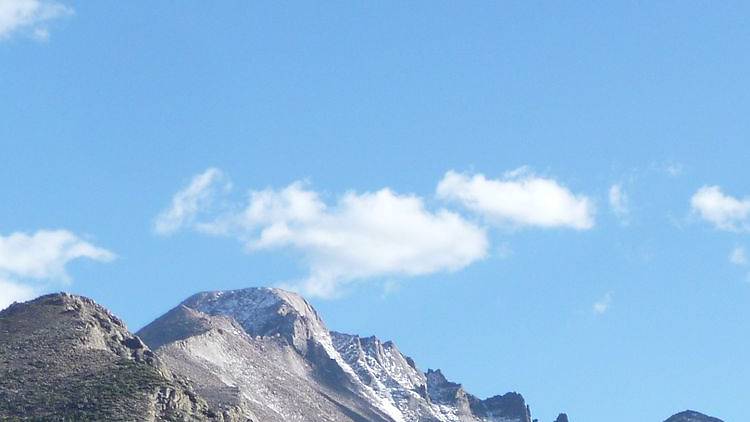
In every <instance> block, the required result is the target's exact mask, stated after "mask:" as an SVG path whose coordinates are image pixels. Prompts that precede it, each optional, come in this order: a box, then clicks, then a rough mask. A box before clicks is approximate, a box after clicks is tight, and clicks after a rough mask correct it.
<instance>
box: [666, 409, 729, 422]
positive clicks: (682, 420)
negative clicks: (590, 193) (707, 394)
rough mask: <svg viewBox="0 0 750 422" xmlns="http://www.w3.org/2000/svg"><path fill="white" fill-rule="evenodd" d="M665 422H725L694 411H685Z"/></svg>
mask: <svg viewBox="0 0 750 422" xmlns="http://www.w3.org/2000/svg"><path fill="white" fill-rule="evenodd" d="M664 422H723V421H722V420H721V419H718V418H714V417H711V416H708V415H704V414H703V413H700V412H696V411H694V410H685V411H684V412H680V413H678V414H676V415H673V416H671V417H670V418H669V419H667V420H666V421H664Z"/></svg>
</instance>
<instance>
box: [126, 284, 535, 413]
mask: <svg viewBox="0 0 750 422" xmlns="http://www.w3.org/2000/svg"><path fill="white" fill-rule="evenodd" d="M217 318H229V319H230V320H231V321H233V322H234V323H235V324H236V326H239V327H241V328H242V330H238V329H237V328H230V327H231V326H232V325H231V323H230V322H229V321H225V322H223V324H224V325H225V326H226V328H225V329H224V330H223V331H222V333H221V334H219V332H218V331H216V332H215V334H214V335H213V336H211V335H208V334H207V333H210V332H211V328H210V327H214V326H216V327H218V326H219V325H220V323H219V322H218V321H217V320H216V319H217ZM186 327H193V329H194V332H193V333H192V335H191V334H190V333H189V329H187V328H186ZM177 333H179V335H177ZM138 334H139V335H140V336H141V337H142V338H143V339H144V341H145V342H146V343H147V344H149V345H151V346H152V347H154V348H155V350H156V353H157V354H158V355H159V356H161V357H162V358H163V359H164V360H165V361H166V362H170V363H171V366H172V367H173V368H175V369H174V370H175V371H176V372H177V373H181V374H183V375H185V376H186V377H189V378H191V379H195V380H198V381H196V388H197V390H198V391H199V392H203V395H204V396H206V397H209V398H210V399H209V401H211V400H213V401H211V403H212V405H214V406H218V407H222V406H227V405H230V404H232V405H239V406H240V407H241V408H243V409H246V414H247V415H248V417H252V416H253V415H255V416H256V417H259V416H260V415H261V414H263V415H264V416H265V417H267V418H277V419H279V420H285V419H288V418H292V417H293V415H296V416H294V417H295V418H297V419H298V420H310V421H314V420H325V419H327V420H352V419H355V420H357V419H359V418H361V420H368V421H389V422H390V421H393V422H408V421H435V422H452V421H503V422H531V415H530V412H529V410H528V407H527V406H526V403H525V401H524V399H523V397H522V396H521V395H520V394H516V393H509V394H508V395H505V396H496V397H492V398H490V399H487V400H480V399H478V398H476V397H474V396H472V395H471V394H468V393H466V392H465V391H464V390H463V387H461V386H460V385H459V384H454V383H451V382H449V381H447V380H446V379H445V377H444V376H443V375H442V373H441V372H440V371H439V370H438V371H428V372H427V373H424V372H422V371H420V370H419V369H418V367H417V366H416V364H415V362H414V361H413V360H412V359H411V358H409V357H408V356H405V355H404V354H402V353H401V352H400V351H399V350H398V348H397V347H396V345H395V344H394V343H393V342H390V341H386V342H383V341H381V340H380V339H378V338H377V337H374V336H373V337H359V336H356V335H350V334H343V333H337V332H331V331H329V330H328V329H327V328H326V326H325V323H324V322H323V321H322V319H321V318H320V316H319V315H318V313H317V312H316V311H315V309H314V308H313V307H312V306H311V305H310V304H309V303H308V302H307V301H306V300H305V299H304V298H302V297H301V296H299V295H298V294H296V293H292V292H288V291H285V290H281V289H271V288H248V289H241V290H232V291H218V292H204V293H198V294H196V295H194V296H192V297H190V298H188V299H187V300H185V301H184V302H182V303H181V304H180V305H179V306H178V307H177V308H175V309H173V310H172V311H170V312H168V313H167V314H165V315H164V316H162V317H161V318H159V319H157V320H156V321H155V322H154V323H152V324H150V325H148V326H146V327H144V328H143V329H142V330H141V331H140V332H139V333H138ZM207 347H210V348H211V350H212V351H213V352H214V353H212V354H211V355H210V356H207V354H206V350H205V349H206V348H207ZM186 362H190V364H186ZM237 362H243V363H247V364H251V363H255V364H256V366H258V367H259V369H258V370H257V371H256V372H253V373H246V374H243V376H242V377H237V376H236V374H235V373H236V367H237ZM259 362H262V363H263V364H262V365H258V363H259ZM199 367H200V368H204V370H202V371H201V373H200V374H199V373H196V368H199ZM260 367H262V369H260ZM270 368H273V369H270ZM279 372H283V373H285V374H286V375H285V377H284V378H283V379H278V378H276V377H274V376H273V375H274V374H278V373H279ZM210 373H213V374H216V373H221V374H223V376H222V377H219V378H221V379H223V380H228V379H231V381H230V382H225V383H224V384H225V385H218V384H216V383H215V382H214V380H212V381H210V382H209V381H205V380H208V379H209V378H210V377H208V374H210ZM285 386H288V389H287V388H286V387H285ZM230 387H233V388H234V389H235V390H233V391H234V393H233V395H232V396H231V397H230V396H229V395H227V394H224V395H217V394H216V391H224V392H226V391H229V389H230ZM299 389H301V390H302V391H305V394H303V395H300V394H297V393H296V391H297V390H299ZM271 392H272V393H271ZM285 394H289V396H288V397H286V398H284V397H283V396H284V395H285ZM320 397H325V400H323V402H324V403H329V402H330V403H334V404H335V405H334V406H333V407H331V408H330V409H322V410H319V412H322V413H310V412H311V410H310V409H312V408H315V406H317V404H318V403H320V402H321V400H320ZM222 400H226V402H222ZM274 400H277V401H278V403H279V404H278V405H276V406H273V412H274V413H273V414H271V413H267V410H268V409H266V408H264V406H261V405H258V404H259V403H261V404H267V403H269V402H273V401H274ZM318 407H319V406H318Z"/></svg>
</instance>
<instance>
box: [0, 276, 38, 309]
mask: <svg viewBox="0 0 750 422" xmlns="http://www.w3.org/2000/svg"><path fill="white" fill-rule="evenodd" d="M36 295H37V291H36V289H34V288H33V287H32V286H28V285H25V284H21V283H17V282H14V281H10V280H5V279H2V278H0V310H2V309H5V308H7V307H8V306H10V305H11V304H12V303H13V302H23V301H26V300H29V299H33V298H34V297H35V296H36Z"/></svg>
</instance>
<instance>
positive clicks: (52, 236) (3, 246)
mask: <svg viewBox="0 0 750 422" xmlns="http://www.w3.org/2000/svg"><path fill="white" fill-rule="evenodd" d="M79 258H87V259H92V260H94V261H100V262H108V261H111V260H113V259H114V258H115V255H114V254H113V253H112V252H110V251H108V250H106V249H102V248H99V247H97V246H94V245H92V244H91V243H88V242H86V241H84V240H82V239H80V238H79V237H78V236H76V235H75V234H73V233H71V232H69V231H67V230H39V231H37V232H36V233H33V234H27V233H23V232H15V233H11V234H10V235H8V236H2V235H0V292H2V294H0V308H3V307H5V306H3V303H6V302H8V301H11V302H12V301H13V300H21V299H30V298H31V297H32V296H34V295H36V293H38V291H39V290H40V289H41V286H40V284H43V283H45V282H49V281H61V282H70V276H69V275H68V273H67V272H66V271H65V266H66V265H67V264H68V263H69V262H70V261H73V260H75V259H79ZM18 280H21V281H18ZM8 303H10V302H8ZM6 305H7V303H6Z"/></svg>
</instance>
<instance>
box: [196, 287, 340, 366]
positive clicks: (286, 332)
mask: <svg viewBox="0 0 750 422" xmlns="http://www.w3.org/2000/svg"><path fill="white" fill-rule="evenodd" d="M182 305H184V306H186V307H188V308H191V309H194V310H196V311H200V312H203V313H205V314H208V315H212V316H214V315H225V316H229V317H232V318H234V319H235V320H236V321H237V322H238V323H239V324H240V325H241V326H242V328H244V330H245V331H246V332H247V333H248V334H249V335H251V336H280V337H283V338H285V339H286V340H287V341H288V342H289V343H290V344H291V345H292V346H294V348H295V349H297V350H298V351H299V352H300V353H302V354H303V355H304V354H306V353H307V348H308V340H313V339H314V340H316V341H318V342H323V343H330V338H329V337H328V330H327V329H326V327H325V325H324V324H323V321H322V320H321V318H320V316H319V315H318V313H317V312H316V311H315V309H313V307H312V306H311V305H310V304H309V303H308V302H307V301H306V300H305V299H304V298H303V297H302V296H300V295H298V294H297V293H293V292H289V291H286V290H282V289H277V288H269V287H250V288H246V289H239V290H226V291H213V292H203V293H198V294H195V295H193V296H191V297H189V298H188V299H186V300H185V301H184V302H182ZM326 339H327V340H326Z"/></svg>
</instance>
